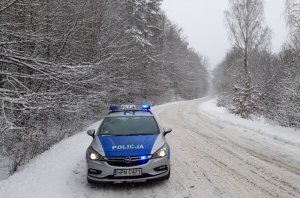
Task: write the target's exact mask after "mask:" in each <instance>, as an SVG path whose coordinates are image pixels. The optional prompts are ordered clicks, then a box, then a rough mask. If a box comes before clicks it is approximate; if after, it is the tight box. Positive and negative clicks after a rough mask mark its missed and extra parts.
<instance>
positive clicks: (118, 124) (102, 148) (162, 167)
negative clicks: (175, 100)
mask: <svg viewBox="0 0 300 198" xmlns="http://www.w3.org/2000/svg"><path fill="white" fill-rule="evenodd" d="M171 131H172V129H165V128H160V126H159V125H158V124H157V121H156V120H155V118H154V116H153V114H152V112H151V111H150V105H121V106H115V105H113V106H111V107H110V113H109V114H108V115H107V116H106V117H105V118H104V119H103V121H102V123H101V124H100V126H99V128H98V129H97V130H96V131H95V130H89V131H88V132H87V133H88V135H90V136H92V137H93V141H92V143H91V144H90V146H89V148H88V149H87V152H86V158H87V181H88V182H89V183H95V182H114V183H122V182H141V181H146V180H151V179H169V177H170V147H169V145H168V143H167V142H166V138H165V135H166V134H168V133H170V132H171Z"/></svg>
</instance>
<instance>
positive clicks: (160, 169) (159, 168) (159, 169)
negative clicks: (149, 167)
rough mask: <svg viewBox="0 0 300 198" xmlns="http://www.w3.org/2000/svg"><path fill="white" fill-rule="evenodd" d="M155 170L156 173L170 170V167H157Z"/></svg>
mask: <svg viewBox="0 0 300 198" xmlns="http://www.w3.org/2000/svg"><path fill="white" fill-rule="evenodd" d="M154 170H155V171H164V170H168V167H167V166H166V165H163V166H159V167H156V168H155V169H154Z"/></svg>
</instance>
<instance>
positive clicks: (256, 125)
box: [199, 99, 300, 146]
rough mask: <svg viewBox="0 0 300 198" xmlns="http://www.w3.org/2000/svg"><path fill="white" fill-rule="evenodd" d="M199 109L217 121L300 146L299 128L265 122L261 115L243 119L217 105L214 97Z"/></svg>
mask: <svg viewBox="0 0 300 198" xmlns="http://www.w3.org/2000/svg"><path fill="white" fill-rule="evenodd" d="M199 110H200V111H201V112H203V113H205V114H207V116H210V117H213V118H215V119H217V120H219V121H222V122H226V123H230V124H233V125H235V126H238V127H242V128H245V129H249V130H252V131H255V132H257V133H260V134H263V135H266V136H269V137H272V138H274V139H277V140H282V141H286V142H288V143H292V144H297V145H299V146H300V129H293V128H288V127H282V126H279V125H272V124H269V123H268V122H266V120H265V119H264V118H263V117H260V118H256V119H255V120H248V119H243V118H241V117H239V116H237V115H234V114H231V113H230V112H229V111H228V110H227V109H226V108H224V107H217V100H216V99H211V100H208V101H206V102H203V103H202V104H201V105H200V106H199Z"/></svg>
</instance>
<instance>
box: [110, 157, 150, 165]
mask: <svg viewBox="0 0 300 198" xmlns="http://www.w3.org/2000/svg"><path fill="white" fill-rule="evenodd" d="M129 158H130V160H128V159H129ZM149 159H150V156H149V157H147V158H146V159H141V157H108V158H107V159H106V162H107V163H108V164H109V165H111V166H117V167H131V166H140V165H144V164H147V163H148V162H149Z"/></svg>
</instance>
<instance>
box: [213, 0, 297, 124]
mask: <svg viewBox="0 0 300 198" xmlns="http://www.w3.org/2000/svg"><path fill="white" fill-rule="evenodd" d="M285 4H286V8H285V18H286V25H287V27H288V29H289V36H288V38H287V39H286V42H285V44H284V45H283V46H282V49H281V51H280V52H278V53H273V52H272V51H271V45H270V43H271V38H272V30H271V29H270V28H269V27H268V25H267V24H266V22H265V16H264V3H263V1H262V0H229V5H230V7H229V9H228V10H227V11H226V12H225V23H226V26H227V30H228V35H229V38H230V41H231V44H232V47H231V50H230V51H229V52H228V53H227V55H226V57H225V59H224V60H223V61H222V62H221V63H220V64H219V65H218V67H216V69H215V70H214V71H213V75H214V79H213V80H212V81H213V87H214V89H215V91H216V94H217V95H218V105H219V106H223V107H226V108H227V109H228V110H230V111H231V112H232V113H234V114H236V115H239V116H241V117H243V118H253V117H259V116H263V117H264V118H266V119H267V120H268V121H269V122H271V123H274V124H279V125H282V126H285V127H291V128H300V1H299V0H286V2H285Z"/></svg>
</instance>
